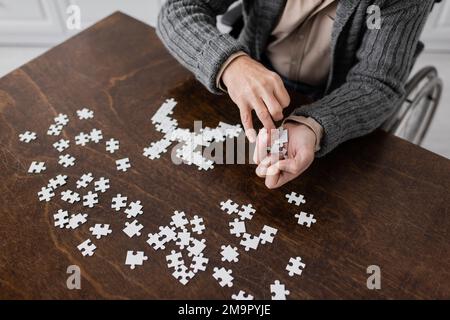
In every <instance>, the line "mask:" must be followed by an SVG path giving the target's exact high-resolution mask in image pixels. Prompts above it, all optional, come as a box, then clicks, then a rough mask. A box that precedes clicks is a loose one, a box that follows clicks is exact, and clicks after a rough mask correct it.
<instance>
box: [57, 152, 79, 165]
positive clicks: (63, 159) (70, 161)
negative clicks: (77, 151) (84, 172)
mask: <svg viewBox="0 0 450 320" xmlns="http://www.w3.org/2000/svg"><path fill="white" fill-rule="evenodd" d="M58 163H59V164H60V165H62V166H63V167H64V168H67V167H72V166H74V165H75V157H73V156H71V155H70V154H65V155H60V156H59V161H58Z"/></svg>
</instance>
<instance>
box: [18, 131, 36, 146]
mask: <svg viewBox="0 0 450 320" xmlns="http://www.w3.org/2000/svg"><path fill="white" fill-rule="evenodd" d="M36 138H37V135H36V132H30V131H25V132H24V133H21V134H19V140H20V141H21V142H25V143H30V142H31V141H33V140H36Z"/></svg>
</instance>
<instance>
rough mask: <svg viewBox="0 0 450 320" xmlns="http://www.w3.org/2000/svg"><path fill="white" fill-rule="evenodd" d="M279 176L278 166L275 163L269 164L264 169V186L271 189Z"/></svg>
mask: <svg viewBox="0 0 450 320" xmlns="http://www.w3.org/2000/svg"><path fill="white" fill-rule="evenodd" d="M280 176H281V171H280V170H279V169H278V167H277V166H275V165H271V166H270V167H269V168H268V169H267V171H266V180H265V184H266V187H267V188H269V189H273V188H274V187H275V186H276V185H277V183H278V180H279V179H280Z"/></svg>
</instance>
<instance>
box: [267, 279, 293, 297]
mask: <svg viewBox="0 0 450 320" xmlns="http://www.w3.org/2000/svg"><path fill="white" fill-rule="evenodd" d="M270 292H271V293H272V300H286V296H287V295H289V294H290V292H289V290H286V288H285V286H284V284H281V283H280V281H279V280H275V282H274V283H273V284H271V285H270Z"/></svg>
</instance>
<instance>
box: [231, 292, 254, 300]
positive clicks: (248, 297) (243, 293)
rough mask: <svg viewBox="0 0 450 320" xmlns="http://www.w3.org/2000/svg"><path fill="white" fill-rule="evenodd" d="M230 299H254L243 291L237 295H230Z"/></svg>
mask: <svg viewBox="0 0 450 320" xmlns="http://www.w3.org/2000/svg"><path fill="white" fill-rule="evenodd" d="M231 299H233V300H253V299H254V297H253V296H252V295H251V294H247V293H245V291H243V290H240V291H239V293H238V294H232V295H231Z"/></svg>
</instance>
